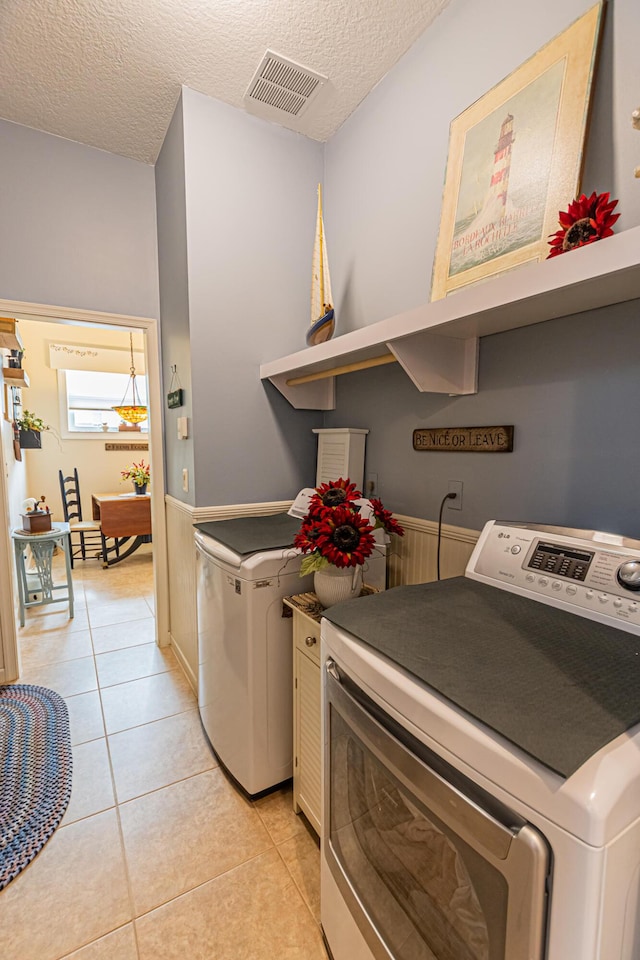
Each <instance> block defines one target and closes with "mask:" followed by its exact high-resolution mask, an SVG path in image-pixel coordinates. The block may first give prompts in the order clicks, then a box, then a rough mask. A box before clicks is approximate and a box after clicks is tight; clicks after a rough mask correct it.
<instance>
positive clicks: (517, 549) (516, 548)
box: [511, 543, 522, 554]
mask: <svg viewBox="0 0 640 960" xmlns="http://www.w3.org/2000/svg"><path fill="white" fill-rule="evenodd" d="M521 550H522V547H521V546H519V545H518V544H517V543H514V545H513V546H512V547H511V553H515V554H518V553H520V551H521Z"/></svg>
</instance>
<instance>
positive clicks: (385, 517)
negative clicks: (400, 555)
mask: <svg viewBox="0 0 640 960" xmlns="http://www.w3.org/2000/svg"><path fill="white" fill-rule="evenodd" d="M371 506H372V507H373V515H374V516H375V518H376V526H377V527H384V529H385V530H386V532H387V533H395V534H397V536H399V537H403V536H404V527H402V526H401V525H400V524H399V523H398V521H397V520H395V519H394V517H393V514H392V513H391V511H390V510H385V508H384V507H383V506H382V500H376V499H375V498H374V497H372V498H371Z"/></svg>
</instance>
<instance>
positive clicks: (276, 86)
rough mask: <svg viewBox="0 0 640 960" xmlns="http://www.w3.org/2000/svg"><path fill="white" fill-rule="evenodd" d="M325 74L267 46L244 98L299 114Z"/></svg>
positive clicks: (319, 88) (294, 114)
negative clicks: (282, 55)
mask: <svg viewBox="0 0 640 960" xmlns="http://www.w3.org/2000/svg"><path fill="white" fill-rule="evenodd" d="M326 82H327V77H323V76H322V75H321V74H319V73H314V71H313V70H309V69H308V68H307V67H302V66H300V64H299V63H294V62H293V60H287V59H286V58H285V57H281V56H279V55H278V54H277V53H272V52H271V51H270V50H267V52H266V53H265V55H264V57H263V60H262V63H261V64H260V66H259V67H258V69H257V70H256V72H255V74H254V76H253V78H252V80H251V83H250V84H249V86H248V88H247V92H246V93H245V99H246V100H250V101H252V102H253V103H256V102H257V103H259V104H263V105H265V106H268V107H273V108H274V109H276V110H282V111H283V112H284V113H288V114H290V115H291V116H292V117H299V116H300V115H301V114H302V113H303V112H304V110H306V108H307V107H308V105H309V103H310V102H311V101H312V100H313V98H314V97H315V96H316V94H317V93H319V91H320V90H321V88H322V86H323V85H324V84H325V83H326Z"/></svg>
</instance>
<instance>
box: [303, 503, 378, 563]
mask: <svg viewBox="0 0 640 960" xmlns="http://www.w3.org/2000/svg"><path fill="white" fill-rule="evenodd" d="M317 527H318V538H317V542H316V547H317V549H318V550H319V552H320V554H321V555H322V556H323V557H325V558H326V559H327V560H328V561H329V563H332V564H333V565H334V566H336V567H357V566H359V565H360V564H362V563H364V561H365V560H366V558H367V557H368V556H370V555H371V553H372V552H373V548H374V547H375V543H376V542H375V540H374V539H373V527H372V526H371V524H370V523H369V521H368V520H365V519H364V517H361V516H360V514H359V513H356V511H355V510H352V509H351V507H349V506H338V507H334V509H333V510H330V511H329V510H327V511H326V512H325V514H324V516H323V517H321V518H320V519H319V520H317Z"/></svg>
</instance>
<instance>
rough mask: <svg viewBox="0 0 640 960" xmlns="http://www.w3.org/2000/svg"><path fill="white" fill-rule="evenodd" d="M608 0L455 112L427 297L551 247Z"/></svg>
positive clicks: (568, 192)
mask: <svg viewBox="0 0 640 960" xmlns="http://www.w3.org/2000/svg"><path fill="white" fill-rule="evenodd" d="M603 14H604V4H603V3H598V4H596V6H594V7H592V8H591V9H590V10H588V11H587V13H585V14H584V15H583V16H582V17H580V19H579V20H576V21H575V22H574V23H573V24H572V25H571V26H570V27H568V28H567V29H566V30H565V31H564V32H563V33H561V34H559V35H558V36H557V37H555V39H553V40H551V41H550V42H549V43H548V44H546V45H545V46H544V47H543V48H542V49H541V50H539V51H538V52H537V53H536V54H534V56H533V57H531V58H530V59H529V60H527V61H526V63H524V64H522V66H520V67H518V69H517V70H515V71H514V72H513V73H512V74H510V75H509V76H508V77H506V78H505V79H504V80H502V81H501V82H500V83H499V84H497V86H495V87H494V88H493V89H492V90H490V91H489V92H488V93H486V94H485V95H484V96H483V97H481V98H480V99H479V100H477V101H476V102H475V103H474V104H472V105H471V106H470V107H468V108H467V110H465V111H464V113H461V114H460V115H459V116H458V117H456V118H455V119H454V120H453V121H452V123H451V127H450V133H449V155H448V160H447V172H446V178H445V185H444V194H443V201H442V214H441V219H440V232H439V235H438V242H437V247H436V254H435V261H434V266H433V277H432V285H431V299H432V300H438V299H440V298H441V297H444V296H446V295H447V294H449V293H451V292H452V291H455V290H458V289H459V288H460V287H463V286H465V285H466V284H469V283H474V282H476V281H477V280H483V279H484V278H486V277H489V276H492V275H494V274H496V273H501V272H502V271H504V270H509V269H511V268H512V267H514V266H517V265H518V264H520V263H524V262H526V261H530V260H543V259H545V258H546V256H547V254H548V253H549V249H550V248H549V245H548V242H547V241H548V237H549V236H550V234H552V233H553V232H554V231H555V230H556V229H557V228H558V213H559V211H560V210H561V209H564V208H565V207H566V206H567V204H568V203H569V202H570V201H571V200H573V199H574V197H575V196H576V194H577V191H578V188H579V186H580V175H581V171H582V157H583V147H584V138H585V133H586V129H587V119H588V113H589V102H590V99H591V89H592V84H593V76H594V66H595V61H596V53H597V48H598V41H599V37H600V33H601V27H602V20H603Z"/></svg>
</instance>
